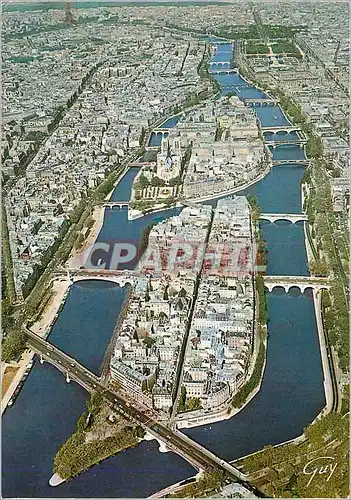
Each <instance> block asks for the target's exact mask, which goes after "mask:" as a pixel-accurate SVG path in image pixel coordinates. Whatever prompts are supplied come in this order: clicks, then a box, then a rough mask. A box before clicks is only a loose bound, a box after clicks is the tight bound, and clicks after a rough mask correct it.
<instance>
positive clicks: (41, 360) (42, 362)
mask: <svg viewBox="0 0 351 500" xmlns="http://www.w3.org/2000/svg"><path fill="white" fill-rule="evenodd" d="M40 364H41V365H43V364H44V358H43V355H42V354H40Z"/></svg>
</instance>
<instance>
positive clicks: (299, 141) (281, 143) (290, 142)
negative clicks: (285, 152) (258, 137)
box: [265, 139, 307, 149]
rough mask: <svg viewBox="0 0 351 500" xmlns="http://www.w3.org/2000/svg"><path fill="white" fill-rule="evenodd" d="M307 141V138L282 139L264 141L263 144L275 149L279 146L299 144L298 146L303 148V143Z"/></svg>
mask: <svg viewBox="0 0 351 500" xmlns="http://www.w3.org/2000/svg"><path fill="white" fill-rule="evenodd" d="M306 143H307V139H290V140H289V139H288V140H284V139H283V140H282V141H276V140H273V141H265V144H266V145H267V146H271V147H272V148H273V149H276V148H277V147H279V146H284V145H285V146H295V145H296V146H300V148H303V147H304V145H305V144H306Z"/></svg>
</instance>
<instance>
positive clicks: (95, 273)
mask: <svg viewBox="0 0 351 500" xmlns="http://www.w3.org/2000/svg"><path fill="white" fill-rule="evenodd" d="M140 276H141V274H140V271H134V270H132V269H120V270H118V269H115V270H109V269H98V268H91V269H89V268H79V269H76V268H70V267H67V268H58V269H57V270H56V271H54V272H53V278H54V279H60V278H62V279H65V280H66V281H68V282H69V283H70V284H72V283H76V282H78V281H85V280H101V281H110V282H111V283H116V284H117V285H119V286H120V287H121V288H122V287H124V286H125V285H127V284H130V285H133V283H134V281H135V279H136V278H137V277H140Z"/></svg>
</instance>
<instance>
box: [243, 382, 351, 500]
mask: <svg viewBox="0 0 351 500" xmlns="http://www.w3.org/2000/svg"><path fill="white" fill-rule="evenodd" d="M347 393H348V387H347V388H345V394H347ZM344 403H345V404H344V407H343V411H342V412H341V413H329V414H328V415H325V416H322V417H321V418H319V419H318V420H316V421H315V422H314V423H313V424H311V425H310V426H308V427H307V428H306V429H304V438H303V439H301V440H299V441H298V442H296V443H295V442H292V443H289V444H285V445H280V446H277V447H273V446H266V447H265V448H264V449H263V450H262V451H260V452H258V453H256V454H253V455H250V456H248V457H246V458H244V459H241V460H238V461H237V462H236V463H235V466H239V467H242V468H243V471H244V472H245V473H248V474H249V476H250V480H251V481H252V483H253V484H254V485H256V486H259V488H260V490H261V491H263V492H264V493H265V494H266V495H267V496H268V497H279V498H346V497H347V496H348V493H349V419H348V413H347V412H348V411H349V403H348V397H346V398H345V400H344ZM326 456H330V457H333V461H332V463H333V464H337V467H336V470H335V472H334V474H333V475H332V476H331V477H330V478H329V479H328V477H329V474H324V475H318V478H317V477H315V478H314V479H313V480H312V481H310V484H308V483H309V480H310V479H311V475H306V474H304V473H303V469H304V467H305V465H306V464H307V463H308V462H309V461H310V460H313V459H315V458H318V457H326ZM329 463H331V462H330V460H329V461H328V460H324V461H323V460H317V461H316V462H315V467H317V466H319V467H321V466H322V465H323V466H325V465H327V464H329ZM311 468H312V469H313V464H311Z"/></svg>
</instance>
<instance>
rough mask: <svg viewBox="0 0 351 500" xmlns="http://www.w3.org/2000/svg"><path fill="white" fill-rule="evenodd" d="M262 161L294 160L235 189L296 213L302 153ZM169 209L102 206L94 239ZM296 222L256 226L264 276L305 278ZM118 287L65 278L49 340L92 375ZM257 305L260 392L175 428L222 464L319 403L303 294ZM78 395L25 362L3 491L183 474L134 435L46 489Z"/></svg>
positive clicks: (242, 90)
mask: <svg viewBox="0 0 351 500" xmlns="http://www.w3.org/2000/svg"><path fill="white" fill-rule="evenodd" d="M217 47H218V50H217V53H216V55H215V56H214V57H213V59H212V63H216V62H228V65H229V61H230V59H231V57H232V54H233V49H232V46H231V45H230V44H225V45H223V44H222V45H218V46H217ZM212 67H214V66H213V64H212ZM216 78H217V79H218V82H219V83H220V85H221V89H222V93H223V94H226V93H228V92H233V91H235V92H236V93H237V95H238V96H239V97H240V98H242V97H263V98H264V97H266V96H265V95H264V94H263V93H262V92H261V91H260V90H258V89H256V88H255V87H253V86H252V85H249V84H248V83H247V82H246V81H245V80H243V79H242V78H241V77H240V76H239V75H237V74H230V75H217V76H216ZM255 111H256V113H257V116H258V118H259V120H260V121H261V123H262V125H264V126H265V125H269V126H276V125H286V124H287V125H288V124H289V121H288V120H287V119H286V117H285V116H284V114H283V113H282V112H281V110H280V109H279V107H276V106H273V107H259V108H255ZM172 123H174V122H172ZM271 137H272V135H271V136H270V138H271ZM279 137H281V136H273V138H275V139H279ZM292 137H294V136H292ZM281 138H282V137H281ZM274 158H276V159H284V160H296V164H293V165H291V164H289V165H284V164H283V165H281V166H277V167H273V168H272V170H271V172H270V173H269V174H268V175H267V176H266V177H265V178H264V179H263V180H261V181H259V182H257V183H256V184H255V185H253V186H251V187H250V188H249V189H247V190H246V191H245V192H244V193H245V194H247V193H251V194H255V195H256V196H257V197H258V199H259V204H260V206H261V208H262V210H263V212H266V213H267V212H271V213H279V212H281V213H300V212H301V192H300V180H301V176H302V174H303V167H302V166H301V165H299V160H301V159H303V158H305V156H304V152H303V150H301V149H300V147H298V146H294V145H293V146H279V147H277V148H276V149H275V151H274ZM135 175H136V170H131V171H129V172H128V173H127V175H126V176H125V177H124V179H123V180H122V181H121V183H120V185H119V186H118V187H117V188H116V190H115V192H114V195H113V197H114V199H118V200H123V199H125V200H127V199H129V193H130V189H131V184H132V181H133V178H134V176H135ZM177 212H178V210H168V211H164V212H160V213H158V214H154V215H149V216H146V217H144V218H142V219H138V220H136V221H128V220H127V213H126V211H124V210H120V211H114V210H106V213H105V219H104V225H103V227H102V230H101V232H100V234H99V240H101V241H111V240H116V239H126V240H139V238H140V234H141V231H142V230H143V228H145V227H146V226H147V225H148V224H149V223H150V222H152V221H160V220H162V219H164V218H166V217H168V216H170V215H173V214H174V213H177ZM302 224H303V223H297V224H290V223H287V222H277V223H275V224H271V223H268V222H262V225H261V227H262V231H263V235H264V238H265V239H266V241H267V243H268V270H267V272H268V274H271V275H273V274H276V275H308V266H307V256H306V250H305V244H304V234H303V225H302ZM124 293H125V292H124V290H123V289H120V288H119V287H118V286H115V285H113V284H111V285H109V284H106V283H102V282H98V281H86V282H80V283H79V284H74V285H73V286H72V287H71V288H70V292H69V295H68V298H67V300H66V303H65V305H64V307H63V309H62V311H61V313H60V315H59V317H58V319H57V321H56V323H55V325H54V327H53V329H52V332H51V334H50V341H51V342H53V343H54V344H55V345H57V346H58V347H60V348H61V349H63V350H65V351H66V352H68V353H69V354H72V355H73V356H74V357H76V358H77V359H78V360H79V361H80V362H82V363H83V364H85V365H86V366H87V367H89V368H90V369H91V370H93V371H95V372H96V373H98V372H99V368H100V365H101V362H102V359H103V355H104V351H105V349H106V347H107V345H108V342H109V339H110V337H111V335H112V332H113V328H114V325H115V322H116V319H117V317H118V314H119V311H120V308H121V304H122V302H123V298H124ZM268 312H269V338H268V353H267V365H266V369H265V374H264V378H263V383H262V388H261V391H260V392H259V393H258V394H257V395H256V397H255V398H254V399H253V400H252V401H251V402H250V404H249V405H247V407H246V408H244V409H243V410H242V411H241V412H240V413H238V414H237V415H235V416H234V417H233V418H231V419H230V420H226V421H224V422H219V423H216V424H211V425H206V426H202V427H198V428H193V429H188V430H186V431H185V432H186V433H187V434H188V435H189V436H191V437H193V438H194V439H196V440H197V441H198V442H200V443H202V444H204V445H205V446H206V447H208V448H209V449H210V450H212V451H214V452H215V453H216V454H218V455H219V456H221V457H223V458H225V459H227V460H233V459H235V458H238V457H240V456H243V455H246V454H247V453H250V452H253V451H255V450H258V449H260V448H262V447H263V446H265V445H268V444H276V443H279V442H282V441H286V440H288V439H291V438H293V437H295V436H297V435H299V434H301V432H302V430H303V428H304V427H305V426H306V425H308V424H309V423H310V422H311V421H312V420H313V419H314V418H315V416H316V415H317V414H318V412H319V411H320V410H321V408H322V407H323V406H324V404H325V398H324V390H323V372H322V364H321V358H320V351H319V342H318V335H317V327H316V320H315V314H314V305H313V299H312V295H311V292H309V291H306V292H305V293H304V294H300V293H299V291H298V290H297V289H292V290H291V291H290V292H289V294H286V293H283V292H282V291H281V290H280V289H276V290H275V291H273V293H270V294H269V295H268ZM87 397H88V395H87V393H86V392H85V391H84V390H83V389H82V388H80V387H79V386H78V385H77V384H75V383H74V382H71V383H70V384H67V383H66V382H65V378H64V377H63V375H62V374H61V373H60V372H58V371H57V370H56V369H55V368H53V367H52V366H50V365H49V364H48V363H45V364H44V365H40V364H39V363H38V361H37V362H36V363H35V366H34V367H33V369H32V371H31V373H30V375H29V377H28V379H27V381H26V383H25V384H24V387H23V389H22V391H21V392H20V394H19V396H18V398H17V400H16V402H15V404H14V405H13V406H12V407H11V408H8V409H7V410H6V412H5V414H4V416H3V421H2V429H3V438H2V444H3V456H2V458H3V460H2V468H3V476H2V494H3V496H4V497H78V498H80V497H106V498H108V497H147V496H148V495H150V494H151V493H153V492H155V491H157V490H159V489H161V488H164V487H166V486H168V485H170V484H173V483H175V482H177V481H179V480H181V479H184V478H187V477H189V476H191V475H193V474H194V469H193V467H192V466H190V465H189V464H188V463H187V462H186V461H185V460H183V459H182V458H181V457H179V456H178V455H176V454H174V453H171V452H169V453H160V452H159V451H158V444H157V443H156V441H151V442H145V441H143V442H142V443H141V444H140V445H138V446H137V447H136V448H133V449H130V450H127V451H125V452H123V453H120V454H118V455H117V456H115V457H112V458H109V459H107V460H105V461H103V462H102V463H101V464H100V465H97V466H95V467H92V468H91V469H90V470H89V471H87V472H85V473H84V474H81V475H80V476H79V477H77V478H75V479H74V480H72V481H69V482H67V483H64V484H62V485H61V486H59V487H57V488H52V487H50V486H49V484H48V480H49V478H50V476H51V474H52V466H53V457H54V455H55V453H56V452H57V450H58V448H59V447H60V446H61V444H62V443H63V442H64V441H65V440H66V439H67V438H68V437H69V436H70V434H71V433H72V432H73V431H74V429H75V425H76V421H77V418H78V417H79V415H80V414H81V413H82V412H83V411H84V408H85V404H86V400H87Z"/></svg>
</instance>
